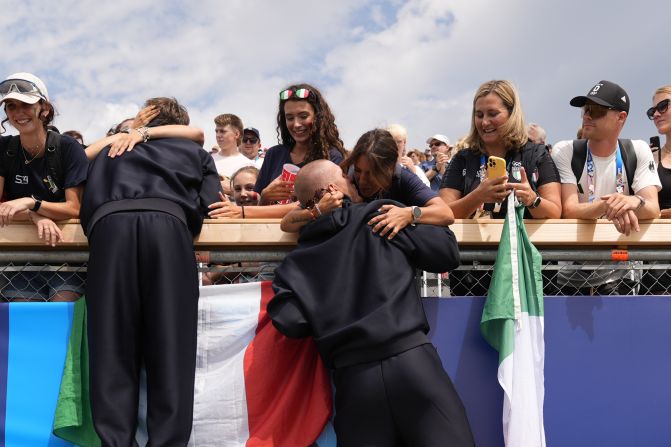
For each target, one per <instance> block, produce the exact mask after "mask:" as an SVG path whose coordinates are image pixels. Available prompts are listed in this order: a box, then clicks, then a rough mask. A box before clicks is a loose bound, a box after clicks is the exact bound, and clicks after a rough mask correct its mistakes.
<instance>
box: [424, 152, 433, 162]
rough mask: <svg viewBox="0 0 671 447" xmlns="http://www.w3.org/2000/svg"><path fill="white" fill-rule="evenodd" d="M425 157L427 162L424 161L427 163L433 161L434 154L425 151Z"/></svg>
mask: <svg viewBox="0 0 671 447" xmlns="http://www.w3.org/2000/svg"><path fill="white" fill-rule="evenodd" d="M424 157H425V158H426V160H424V161H425V162H426V161H433V153H432V152H431V149H426V150H425V151H424Z"/></svg>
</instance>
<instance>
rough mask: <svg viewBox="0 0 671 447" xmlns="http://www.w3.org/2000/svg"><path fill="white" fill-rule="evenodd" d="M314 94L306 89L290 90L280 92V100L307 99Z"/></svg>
mask: <svg viewBox="0 0 671 447" xmlns="http://www.w3.org/2000/svg"><path fill="white" fill-rule="evenodd" d="M311 93H312V92H311V91H310V90H308V89H306V88H288V89H286V90H282V91H281V92H280V100H282V101H286V100H287V99H291V98H294V99H306V98H307V97H308V96H310V94H311Z"/></svg>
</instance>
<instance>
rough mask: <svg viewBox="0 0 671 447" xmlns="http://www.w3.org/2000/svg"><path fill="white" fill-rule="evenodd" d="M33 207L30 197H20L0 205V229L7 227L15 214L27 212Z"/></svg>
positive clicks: (32, 200)
mask: <svg viewBox="0 0 671 447" xmlns="http://www.w3.org/2000/svg"><path fill="white" fill-rule="evenodd" d="M33 206H35V200H34V199H33V198H32V197H21V198H19V199H14V200H8V201H7V202H2V203H0V227H4V226H7V225H9V224H10V223H11V222H12V219H13V218H14V215H15V214H16V213H20V212H21V211H27V210H29V209H31V208H32V207H33Z"/></svg>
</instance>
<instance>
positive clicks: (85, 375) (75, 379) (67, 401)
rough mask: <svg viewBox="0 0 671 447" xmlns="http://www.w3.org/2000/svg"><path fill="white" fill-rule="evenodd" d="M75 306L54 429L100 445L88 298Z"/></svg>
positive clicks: (73, 438)
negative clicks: (93, 398) (95, 416)
mask: <svg viewBox="0 0 671 447" xmlns="http://www.w3.org/2000/svg"><path fill="white" fill-rule="evenodd" d="M74 307H75V308H74V313H73V317H72V330H71V331H70V340H69V342H68V352H67V355H66V357H65V367H64V368H63V378H62V379H61V390H60V392H59V393H58V402H57V403H56V414H55V416H54V426H53V433H54V435H55V436H58V437H59V438H61V439H65V440H66V441H70V442H72V443H73V444H76V445H79V446H82V447H100V444H101V443H100V439H99V438H98V435H97V434H96V432H95V429H94V427H93V419H92V416H91V401H90V399H89V348H88V338H87V336H86V302H85V301H84V298H83V297H82V298H80V299H79V300H78V301H77V302H76V303H75V306H74Z"/></svg>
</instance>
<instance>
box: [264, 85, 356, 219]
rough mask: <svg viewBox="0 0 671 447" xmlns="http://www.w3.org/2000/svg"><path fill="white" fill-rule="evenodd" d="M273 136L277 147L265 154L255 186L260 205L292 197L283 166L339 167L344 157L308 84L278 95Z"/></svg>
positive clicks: (330, 120) (325, 108)
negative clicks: (317, 162)
mask: <svg viewBox="0 0 671 447" xmlns="http://www.w3.org/2000/svg"><path fill="white" fill-rule="evenodd" d="M277 134H278V135H279V137H280V144H279V145H277V146H274V147H271V148H270V149H269V150H268V153H267V154H266V157H265V161H264V162H263V166H262V167H261V171H260V172H259V179H258V181H257V182H256V187H255V191H256V192H257V193H259V194H261V204H262V205H270V204H273V203H275V202H277V201H282V200H286V199H289V198H291V197H292V195H293V190H292V188H293V186H292V184H293V183H292V182H286V181H283V180H282V178H281V174H282V168H283V166H284V164H285V163H291V164H294V165H296V166H298V167H302V166H303V165H305V164H306V163H309V162H311V161H313V160H322V159H323V160H331V161H332V162H334V163H336V164H339V163H340V162H342V160H343V157H344V154H345V149H344V146H343V142H342V140H341V139H340V135H339V133H338V126H336V123H335V117H334V116H333V113H332V112H331V109H330V108H329V105H328V103H327V102H326V100H325V99H324V97H323V95H322V94H321V92H320V91H319V90H318V89H317V88H316V87H314V86H312V85H310V84H295V85H290V86H289V87H287V88H286V89H284V90H282V91H281V92H280V98H279V110H278V112H277ZM294 207H295V206H292V207H290V208H289V209H287V212H288V211H289V210H290V209H293V208H294Z"/></svg>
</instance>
